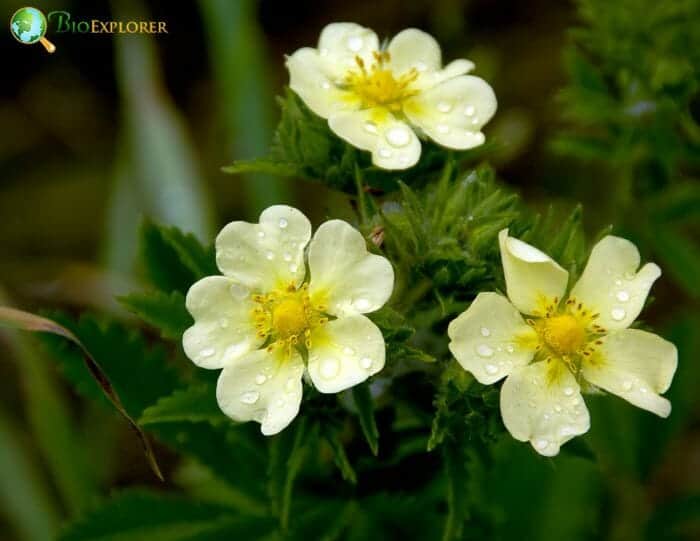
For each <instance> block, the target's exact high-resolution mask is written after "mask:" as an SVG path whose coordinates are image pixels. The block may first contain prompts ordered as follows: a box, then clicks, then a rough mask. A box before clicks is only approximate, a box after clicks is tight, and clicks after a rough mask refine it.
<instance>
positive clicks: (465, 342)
mask: <svg viewBox="0 0 700 541" xmlns="http://www.w3.org/2000/svg"><path fill="white" fill-rule="evenodd" d="M447 334H448V336H449V337H450V340H451V342H450V344H449V347H450V351H451V352H452V354H453V355H454V356H455V359H457V362H459V364H460V365H462V368H464V369H465V370H468V371H469V372H471V373H472V374H474V377H475V378H476V379H477V380H478V381H479V383H483V384H484V385H489V384H491V383H495V382H496V381H498V380H500V379H502V378H504V377H505V376H507V375H508V374H510V373H511V372H512V371H513V369H516V368H518V367H520V366H523V365H526V364H527V363H529V362H530V361H531V360H532V357H533V356H534V354H535V346H536V345H537V333H536V332H535V331H534V329H533V328H532V327H530V326H529V325H528V324H527V323H525V321H524V320H523V318H522V316H521V315H520V313H519V312H518V310H517V309H516V308H515V307H514V306H513V305H512V304H511V303H510V302H509V301H508V299H506V298H505V297H503V296H501V295H499V294H497V293H479V295H477V297H476V299H474V302H472V304H471V306H470V307H469V308H468V309H467V311H466V312H463V313H462V314H460V315H459V316H458V317H457V318H456V319H454V320H452V322H450V325H449V327H448V328H447Z"/></svg>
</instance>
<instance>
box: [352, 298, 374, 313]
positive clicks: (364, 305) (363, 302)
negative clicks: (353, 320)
mask: <svg viewBox="0 0 700 541" xmlns="http://www.w3.org/2000/svg"><path fill="white" fill-rule="evenodd" d="M353 305H354V306H355V308H357V309H358V310H360V311H362V310H367V309H368V308H370V306H372V304H371V303H370V302H369V301H368V300H367V299H355V302H353Z"/></svg>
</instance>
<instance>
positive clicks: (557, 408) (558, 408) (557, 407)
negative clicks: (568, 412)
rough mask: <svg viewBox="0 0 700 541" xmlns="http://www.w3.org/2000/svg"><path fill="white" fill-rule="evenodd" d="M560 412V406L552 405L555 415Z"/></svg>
mask: <svg viewBox="0 0 700 541" xmlns="http://www.w3.org/2000/svg"><path fill="white" fill-rule="evenodd" d="M561 410H562V407H561V404H554V411H556V412H557V413H561Z"/></svg>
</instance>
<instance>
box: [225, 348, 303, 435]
mask: <svg viewBox="0 0 700 541" xmlns="http://www.w3.org/2000/svg"><path fill="white" fill-rule="evenodd" d="M303 374H304V362H303V361H302V359H301V355H299V353H298V352H296V351H292V356H291V357H290V358H286V357H284V356H283V354H282V353H281V351H280V350H277V351H273V352H269V351H267V350H266V349H260V350H257V351H254V352H252V353H249V354H248V355H246V356H245V357H243V358H242V359H240V360H239V362H237V363H236V364H235V365H231V366H227V367H226V368H224V369H223V370H222V371H221V375H220V376H219V381H218V383H217V385H216V399H217V401H218V402H219V407H220V408H221V410H222V411H223V412H224V413H225V414H226V415H228V416H229V417H231V419H233V420H234V421H239V422H246V421H257V422H258V423H260V424H261V427H260V430H261V432H262V433H263V434H265V435H266V436H270V435H272V434H277V433H278V432H280V431H281V430H282V429H284V428H285V427H286V426H287V425H288V424H289V423H291V422H292V420H293V419H294V417H296V416H297V413H299V405H300V404H301V395H302V382H301V379H302V375H303Z"/></svg>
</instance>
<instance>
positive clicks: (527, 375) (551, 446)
mask: <svg viewBox="0 0 700 541" xmlns="http://www.w3.org/2000/svg"><path fill="white" fill-rule="evenodd" d="M499 241H500V247H501V259H502V262H503V270H504V274H505V278H506V286H507V293H508V298H507V299H506V298H505V297H503V296H501V295H499V294H497V293H480V294H479V295H478V296H477V297H476V299H475V300H474V302H473V303H472V304H471V306H470V307H469V309H468V310H467V311H466V312H464V313H462V314H461V315H460V316H458V317H457V318H456V319H455V320H454V321H452V322H451V323H450V326H449V329H448V334H449V336H450V339H451V342H450V350H451V351H452V353H453V355H454V356H455V358H456V359H457V361H458V362H459V363H460V364H461V365H462V367H464V369H466V370H468V371H469V372H471V373H472V374H473V375H474V377H475V378H476V379H477V380H478V381H479V382H481V383H483V384H491V383H495V382H497V381H499V380H501V379H502V378H504V377H507V379H506V380H505V382H504V383H503V387H502V388H501V415H502V417H503V423H504V424H505V426H506V428H507V429H508V431H509V432H510V433H511V434H512V436H513V437H514V438H516V439H518V440H520V441H529V442H530V443H531V444H532V446H533V447H534V448H535V450H537V452H539V453H541V454H543V455H547V456H552V455H556V454H557V453H558V452H559V448H560V446H561V445H562V444H563V443H565V442H566V441H568V440H570V439H571V438H573V437H574V436H577V435H580V434H583V433H585V432H586V431H587V430H588V429H589V425H590V418H589V414H588V410H587V408H586V405H585V403H584V402H583V398H582V396H581V391H582V388H583V390H587V389H594V388H596V387H597V388H600V389H604V390H605V391H608V392H610V393H613V394H616V395H618V396H620V397H622V398H624V399H625V400H627V401H628V402H630V403H632V404H634V405H635V406H638V407H640V408H643V409H646V410H648V411H651V412H653V413H655V414H657V415H659V416H661V417H667V416H668V415H669V414H670V413H671V403H670V402H669V401H668V400H667V399H665V398H664V397H662V396H660V394H661V393H664V392H666V390H667V389H668V388H669V386H670V384H671V380H672V379H673V374H674V373H675V371H676V365H677V362H678V352H677V350H676V347H675V346H674V345H673V344H672V343H670V342H668V341H666V340H664V339H663V338H661V337H659V336H657V335H655V334H652V333H649V332H646V331H642V330H637V329H629V328H628V327H629V326H630V324H631V323H632V322H633V321H634V320H635V319H636V317H637V316H638V315H639V312H640V311H641V310H642V307H643V306H644V302H645V300H646V298H647V295H648V293H649V289H650V288H651V286H652V284H653V283H654V281H655V280H656V279H657V278H658V277H659V276H660V275H661V270H660V269H659V267H658V266H657V265H655V264H653V263H647V264H646V265H644V266H643V267H642V268H641V269H639V270H638V268H639V264H640V256H639V252H638V250H637V248H636V247H635V246H634V244H632V243H631V242H629V241H628V240H625V239H622V238H619V237H613V236H608V237H605V238H604V239H602V240H601V241H600V242H599V243H598V244H596V245H595V246H594V247H593V250H592V252H591V256H590V258H589V260H588V264H587V265H586V268H585V269H584V271H583V274H582V275H581V278H580V279H579V281H578V283H577V284H576V285H575V286H574V287H573V288H572V290H571V292H570V293H569V294H568V296H567V295H566V291H567V282H568V278H569V275H568V272H567V271H566V270H564V269H563V268H562V267H561V266H559V265H558V264H557V263H556V262H555V261H554V260H552V259H551V258H550V257H549V256H548V255H547V254H545V253H543V252H541V251H540V250H538V249H537V248H534V247H533V246H530V245H529V244H526V243H524V242H522V241H520V240H518V239H515V238H512V237H509V236H508V230H507V229H505V230H503V231H501V232H500V234H499ZM521 314H525V318H523V316H522V315H521Z"/></svg>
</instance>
